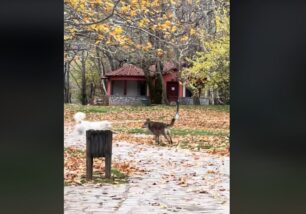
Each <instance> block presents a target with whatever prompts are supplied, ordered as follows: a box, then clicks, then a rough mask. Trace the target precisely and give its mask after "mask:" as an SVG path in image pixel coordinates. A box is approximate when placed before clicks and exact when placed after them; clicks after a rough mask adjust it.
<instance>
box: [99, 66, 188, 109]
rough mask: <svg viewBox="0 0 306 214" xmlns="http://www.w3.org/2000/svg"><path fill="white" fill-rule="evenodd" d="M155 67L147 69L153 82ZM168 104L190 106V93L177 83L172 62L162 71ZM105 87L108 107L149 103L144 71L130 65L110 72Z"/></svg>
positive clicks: (176, 72)
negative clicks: (181, 103) (178, 103)
mask: <svg viewBox="0 0 306 214" xmlns="http://www.w3.org/2000/svg"><path fill="white" fill-rule="evenodd" d="M155 68H156V66H155V65H152V66H150V68H149V72H150V76H151V77H152V79H153V81H154V79H156V69H155ZM162 76H163V81H164V85H165V87H166V93H167V98H168V100H169V102H175V101H176V100H180V101H182V102H183V103H184V104H192V102H191V101H192V99H191V92H190V91H189V90H188V89H187V88H186V87H185V85H184V84H183V83H182V82H180V81H179V77H178V69H177V68H176V66H175V64H174V63H172V62H167V63H165V64H164V66H163V71H162ZM104 79H106V85H107V96H108V103H109V105H147V104H148V103H149V102H150V99H149V96H150V93H149V88H148V86H147V83H146V78H145V74H144V71H143V70H142V69H141V68H139V67H137V66H135V65H132V64H124V65H123V66H122V67H120V68H118V69H116V70H113V71H110V72H108V73H107V74H106V76H105V77H104Z"/></svg>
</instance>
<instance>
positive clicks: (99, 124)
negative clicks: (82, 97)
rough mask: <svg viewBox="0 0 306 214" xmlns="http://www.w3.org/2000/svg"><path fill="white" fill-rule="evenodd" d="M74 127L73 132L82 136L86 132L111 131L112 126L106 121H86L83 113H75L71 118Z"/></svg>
mask: <svg viewBox="0 0 306 214" xmlns="http://www.w3.org/2000/svg"><path fill="white" fill-rule="evenodd" d="M73 118H74V120H75V122H76V125H75V130H76V131H77V132H78V133H79V134H80V135H81V134H84V133H85V132H86V131H87V130H90V129H93V130H111V129H112V124H111V123H110V122H109V121H107V120H104V121H86V120H85V118H86V114H85V113H83V112H77V113H76V114H75V115H74V116H73Z"/></svg>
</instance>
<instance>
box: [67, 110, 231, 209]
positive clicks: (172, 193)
mask: <svg viewBox="0 0 306 214" xmlns="http://www.w3.org/2000/svg"><path fill="white" fill-rule="evenodd" d="M170 110H172V109H171V108H169V112H170ZM218 113H221V114H224V116H225V117H226V113H224V112H215V114H216V115H217V114H218ZM100 114H101V113H100ZM120 114H121V113H119V115H117V116H116V117H117V120H114V118H113V117H114V115H113V116H112V118H108V119H109V120H112V121H113V122H116V121H118V122H122V123H118V124H124V123H123V122H124V118H121V115H120ZM227 114H228V113H227ZM89 115H91V113H89ZM92 115H94V114H92ZM131 115H132V114H131ZM99 116H101V115H99ZM101 117H102V116H101ZM191 117H193V116H191ZM169 118H171V117H169ZM90 119H93V118H90ZM103 119H105V118H103ZM126 119H127V118H126ZM128 119H129V120H137V118H135V117H133V116H131V118H128ZM226 123H227V122H226ZM176 125H177V124H176ZM189 125H190V124H189ZM115 126H116V125H114V127H115ZM178 126H181V127H184V123H179V122H178ZM72 127H73V126H72V124H71V123H69V120H66V126H65V147H75V148H78V149H79V150H80V151H84V150H85V138H84V136H83V137H82V136H78V135H76V134H75V133H74V132H73V131H72V130H73V129H72ZM117 127H118V126H117ZM121 127H124V125H122V126H121ZM129 128H131V126H129ZM186 128H189V127H186ZM218 128H219V127H218ZM221 129H224V130H225V131H226V126H224V127H221ZM122 135H123V134H122V132H117V134H115V135H114V142H113V162H116V163H127V164H130V165H131V166H133V167H134V169H137V170H138V171H137V170H135V171H134V172H131V173H130V174H129V177H128V182H127V183H123V184H115V185H114V184H102V185H96V184H82V185H72V186H65V205H64V206H65V213H67V214H68V213H74V214H75V213H102V212H103V213H173V212H178V213H229V157H228V154H225V155H222V156H221V155H213V154H211V153H207V152H208V151H211V150H209V149H208V150H205V149H203V150H202V149H196V150H193V149H181V147H180V146H179V145H178V146H173V147H169V146H157V145H154V144H153V142H152V136H149V135H146V134H135V133H133V134H132V133H128V132H127V133H125V134H124V135H127V137H126V139H127V140H125V136H122ZM182 137H183V136H182ZM177 143H179V142H177ZM100 164H101V163H100ZM67 173H69V171H68V172H67V170H66V169H65V175H67ZM83 173H84V174H85V171H84V172H83Z"/></svg>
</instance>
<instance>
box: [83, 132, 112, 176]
mask: <svg viewBox="0 0 306 214" xmlns="http://www.w3.org/2000/svg"><path fill="white" fill-rule="evenodd" d="M112 141H113V132H112V131H110V130H106V131H100V130H99V131H98V130H88V131H86V179H87V180H91V179H92V172H93V158H95V157H105V177H106V178H110V177H111V166H112Z"/></svg>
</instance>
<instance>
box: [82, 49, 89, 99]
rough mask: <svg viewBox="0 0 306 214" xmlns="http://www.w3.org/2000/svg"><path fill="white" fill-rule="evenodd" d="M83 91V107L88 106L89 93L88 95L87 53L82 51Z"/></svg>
mask: <svg viewBox="0 0 306 214" xmlns="http://www.w3.org/2000/svg"><path fill="white" fill-rule="evenodd" d="M81 72H82V89H81V102H82V105H87V103H88V100H87V93H86V59H85V51H82V70H81Z"/></svg>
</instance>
